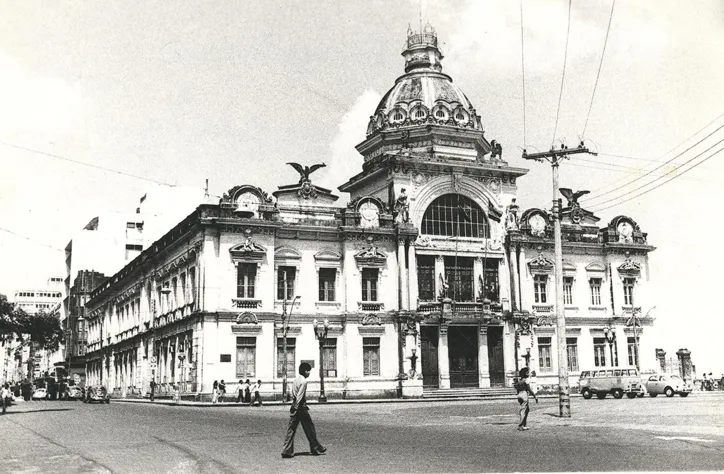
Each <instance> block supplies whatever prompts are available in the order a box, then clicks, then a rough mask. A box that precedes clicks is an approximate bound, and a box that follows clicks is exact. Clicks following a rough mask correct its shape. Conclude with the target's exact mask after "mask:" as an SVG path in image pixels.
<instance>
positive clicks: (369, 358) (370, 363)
mask: <svg viewBox="0 0 724 474" xmlns="http://www.w3.org/2000/svg"><path fill="white" fill-rule="evenodd" d="M362 359H363V365H364V367H363V374H364V375H365V376H368V375H380V338H379V337H363V338H362Z"/></svg>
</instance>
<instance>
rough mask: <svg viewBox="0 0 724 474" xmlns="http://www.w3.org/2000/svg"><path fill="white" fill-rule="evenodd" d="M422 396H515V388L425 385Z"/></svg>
mask: <svg viewBox="0 0 724 474" xmlns="http://www.w3.org/2000/svg"><path fill="white" fill-rule="evenodd" d="M422 398H515V389H514V388H512V387H492V388H476V387H466V388H445V389H440V388H428V387H425V388H424V389H423V392H422Z"/></svg>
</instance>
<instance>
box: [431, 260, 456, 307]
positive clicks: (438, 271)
mask: <svg viewBox="0 0 724 474" xmlns="http://www.w3.org/2000/svg"><path fill="white" fill-rule="evenodd" d="M440 275H442V277H443V278H445V259H444V258H443V257H442V255H436V256H435V298H437V297H438V296H440V292H441V291H442V287H441V286H440ZM450 283H452V282H450Z"/></svg>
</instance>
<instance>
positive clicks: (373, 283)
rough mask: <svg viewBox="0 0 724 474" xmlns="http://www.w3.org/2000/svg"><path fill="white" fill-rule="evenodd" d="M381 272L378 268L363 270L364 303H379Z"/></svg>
mask: <svg viewBox="0 0 724 474" xmlns="http://www.w3.org/2000/svg"><path fill="white" fill-rule="evenodd" d="M378 276H379V270H377V269H376V268H363V269H362V301H377V278H378Z"/></svg>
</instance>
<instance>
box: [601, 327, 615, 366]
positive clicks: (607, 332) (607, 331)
mask: <svg viewBox="0 0 724 474" xmlns="http://www.w3.org/2000/svg"><path fill="white" fill-rule="evenodd" d="M603 335H604V336H605V337H606V342H608V348H609V349H608V351H609V353H610V354H611V367H614V366H615V365H616V364H614V358H613V343H614V342H616V328H615V327H614V326H612V325H610V324H609V325H608V326H606V327H604V328H603Z"/></svg>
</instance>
